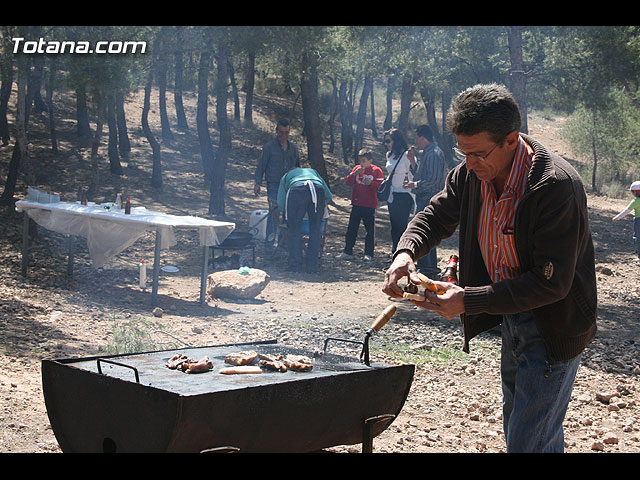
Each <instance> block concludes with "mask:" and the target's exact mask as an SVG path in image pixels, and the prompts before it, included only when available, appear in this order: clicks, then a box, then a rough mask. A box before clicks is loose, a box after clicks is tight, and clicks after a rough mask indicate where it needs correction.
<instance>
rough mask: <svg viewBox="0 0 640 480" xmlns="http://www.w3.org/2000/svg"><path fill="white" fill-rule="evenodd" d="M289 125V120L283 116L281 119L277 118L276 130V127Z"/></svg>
mask: <svg viewBox="0 0 640 480" xmlns="http://www.w3.org/2000/svg"><path fill="white" fill-rule="evenodd" d="M289 125H290V123H289V120H287V119H286V118H283V119H282V120H278V124H277V125H276V130H277V129H278V127H288V126H289Z"/></svg>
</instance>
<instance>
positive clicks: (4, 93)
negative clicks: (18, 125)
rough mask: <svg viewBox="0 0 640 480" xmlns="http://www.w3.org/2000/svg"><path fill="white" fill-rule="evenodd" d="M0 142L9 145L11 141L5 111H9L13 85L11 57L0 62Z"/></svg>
mask: <svg viewBox="0 0 640 480" xmlns="http://www.w3.org/2000/svg"><path fill="white" fill-rule="evenodd" d="M0 75H1V77H0V81H1V82H2V86H0V142H2V145H3V146H4V145H9V141H10V140H11V131H10V130H9V121H8V120H7V111H8V109H9V98H11V88H12V85H13V61H12V59H11V57H9V58H8V59H7V62H0Z"/></svg>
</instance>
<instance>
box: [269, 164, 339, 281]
mask: <svg viewBox="0 0 640 480" xmlns="http://www.w3.org/2000/svg"><path fill="white" fill-rule="evenodd" d="M331 198H332V194H331V190H329V186H328V185H327V184H326V182H325V181H324V180H323V178H322V177H321V176H320V175H319V174H318V172H316V171H315V170H314V169H313V168H294V169H293V170H290V171H288V172H287V173H285V175H284V176H283V177H282V179H281V180H280V186H279V188H278V210H280V211H281V212H284V214H285V220H286V223H287V230H288V233H287V243H288V247H289V261H288V270H289V271H301V270H302V268H303V266H304V268H305V270H306V272H307V273H315V272H317V271H318V256H319V253H320V240H321V238H322V231H321V228H322V219H323V218H324V217H325V215H326V212H327V211H328V210H327V204H328V203H329V202H330V201H331ZM305 215H308V217H309V244H308V245H307V254H306V258H305V259H304V262H303V255H302V220H303V219H304V216H305Z"/></svg>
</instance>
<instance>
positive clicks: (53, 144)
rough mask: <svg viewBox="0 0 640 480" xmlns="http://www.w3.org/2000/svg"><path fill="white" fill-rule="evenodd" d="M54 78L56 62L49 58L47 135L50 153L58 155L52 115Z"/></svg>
mask: <svg viewBox="0 0 640 480" xmlns="http://www.w3.org/2000/svg"><path fill="white" fill-rule="evenodd" d="M55 77H56V60H55V57H51V62H50V65H49V78H48V80H47V88H46V91H47V110H48V111H49V135H50V137H51V151H52V152H53V153H58V140H57V138H56V120H55V117H54V115H53V86H54V82H55Z"/></svg>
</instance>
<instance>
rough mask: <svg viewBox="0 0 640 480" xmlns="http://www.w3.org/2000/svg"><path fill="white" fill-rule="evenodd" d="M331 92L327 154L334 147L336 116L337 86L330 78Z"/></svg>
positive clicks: (331, 151) (334, 80)
mask: <svg viewBox="0 0 640 480" xmlns="http://www.w3.org/2000/svg"><path fill="white" fill-rule="evenodd" d="M331 84H332V85H333V91H332V92H331V113H330V114H329V150H328V151H329V153H333V150H334V148H335V145H336V137H335V135H334V133H333V127H334V123H335V120H336V115H337V114H338V84H337V80H336V79H335V78H331Z"/></svg>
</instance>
